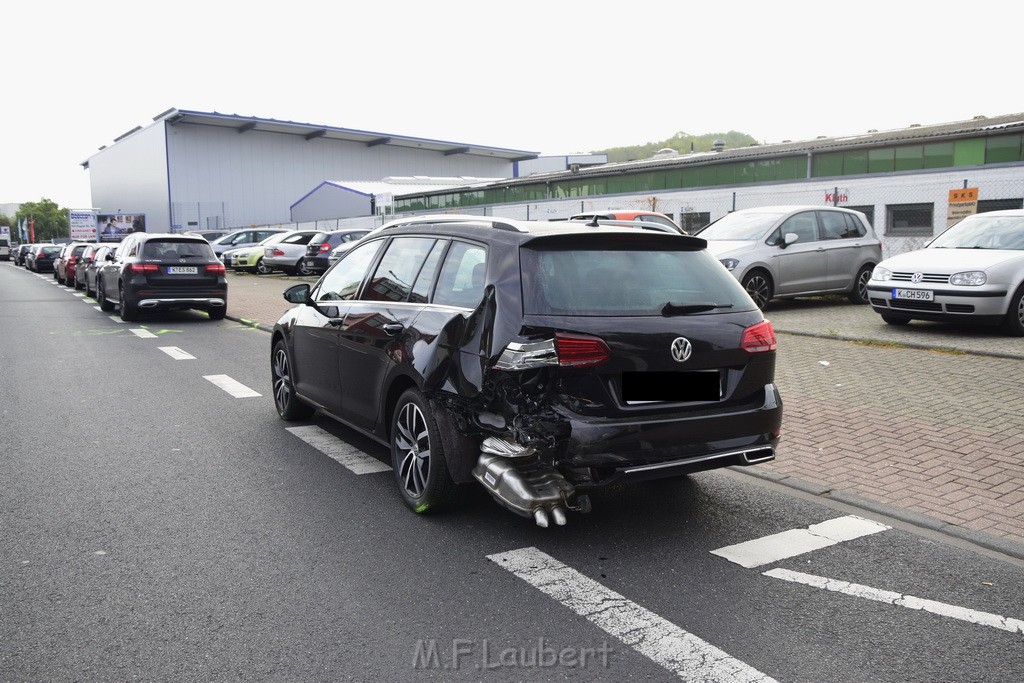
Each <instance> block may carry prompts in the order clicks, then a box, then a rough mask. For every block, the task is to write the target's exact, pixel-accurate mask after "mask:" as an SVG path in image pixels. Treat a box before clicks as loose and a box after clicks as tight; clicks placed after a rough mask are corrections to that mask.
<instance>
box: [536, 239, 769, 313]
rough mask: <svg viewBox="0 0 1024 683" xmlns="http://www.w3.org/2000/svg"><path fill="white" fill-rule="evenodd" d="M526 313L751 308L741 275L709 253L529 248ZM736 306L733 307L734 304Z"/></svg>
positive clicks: (731, 309)
mask: <svg viewBox="0 0 1024 683" xmlns="http://www.w3.org/2000/svg"><path fill="white" fill-rule="evenodd" d="M521 255H522V256H521V260H520V267H521V269H522V279H523V312H524V313H526V314H534V315H579V316H642V315H661V311H662V308H663V307H664V306H665V304H666V303H669V302H671V303H673V304H682V305H686V304H717V305H718V306H721V308H717V309H715V310H714V311H711V312H719V313H722V312H728V311H735V310H746V309H749V308H750V307H751V306H752V304H751V302H750V298H749V297H748V296H747V294H746V292H745V291H744V290H743V288H742V287H741V286H740V285H739V283H738V282H736V279H735V278H734V277H733V276H732V275H730V274H729V273H728V271H726V270H725V269H724V268H723V267H722V265H721V264H720V263H719V262H718V261H717V260H715V258H714V257H713V256H711V255H710V254H709V253H708V252H707V251H704V250H700V251H692V250H679V251H676V250H649V249H640V248H633V249H631V248H609V249H604V248H602V249H578V248H576V249H569V248H558V249H544V250H534V249H527V248H524V249H522V251H521ZM730 304H731V307H730Z"/></svg>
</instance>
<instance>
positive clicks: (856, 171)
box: [843, 149, 868, 175]
mask: <svg viewBox="0 0 1024 683" xmlns="http://www.w3.org/2000/svg"><path fill="white" fill-rule="evenodd" d="M867 172H868V151H867V150H866V149H858V150H854V151H852V152H846V153H845V154H843V175H864V174H866V173H867Z"/></svg>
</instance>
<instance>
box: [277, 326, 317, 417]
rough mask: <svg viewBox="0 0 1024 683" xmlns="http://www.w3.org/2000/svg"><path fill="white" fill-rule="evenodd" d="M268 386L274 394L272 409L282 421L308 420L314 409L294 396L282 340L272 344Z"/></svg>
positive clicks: (289, 368)
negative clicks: (275, 409)
mask: <svg viewBox="0 0 1024 683" xmlns="http://www.w3.org/2000/svg"><path fill="white" fill-rule="evenodd" d="M270 385H271V388H272V389H273V392H274V407H275V408H277V414H278V415H280V416H281V419H282V420H308V419H309V418H311V417H313V413H315V412H316V408H314V407H313V406H311V405H309V404H308V403H304V402H303V401H302V400H301V399H299V398H298V397H297V396H296V395H295V385H294V384H292V375H291V361H290V360H289V359H288V347H287V346H286V345H285V343H284V340H280V341H278V342H277V343H276V344H274V350H273V352H272V353H271V356H270Z"/></svg>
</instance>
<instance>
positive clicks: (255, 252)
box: [221, 230, 292, 275]
mask: <svg viewBox="0 0 1024 683" xmlns="http://www.w3.org/2000/svg"><path fill="white" fill-rule="evenodd" d="M291 234H292V231H290V230H289V231H288V232H278V233H275V234H273V235H271V236H270V237H267V238H265V239H263V240H261V241H260V242H258V243H257V244H254V245H252V246H251V247H242V248H240V249H229V250H228V251H225V252H224V253H223V254H221V260H222V261H224V265H225V266H228V267H230V268H231V269H232V270H234V271H238V272H244V273H256V274H258V275H270V273H272V272H274V269H273V268H271V267H270V266H268V265H266V264H265V263H264V262H263V261H264V248H265V247H271V246H273V245H275V244H277V243H279V242H280V241H281V240H283V239H284V238H285V237H287V236H289V235H291Z"/></svg>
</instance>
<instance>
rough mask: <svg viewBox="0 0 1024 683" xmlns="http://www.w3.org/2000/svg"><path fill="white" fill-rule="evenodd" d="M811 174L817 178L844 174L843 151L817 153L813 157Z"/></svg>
mask: <svg viewBox="0 0 1024 683" xmlns="http://www.w3.org/2000/svg"><path fill="white" fill-rule="evenodd" d="M811 175H812V176H813V177H815V178H827V177H829V176H836V175H843V153H842V152H828V153H826V154H815V155H814V156H813V157H812V158H811Z"/></svg>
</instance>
